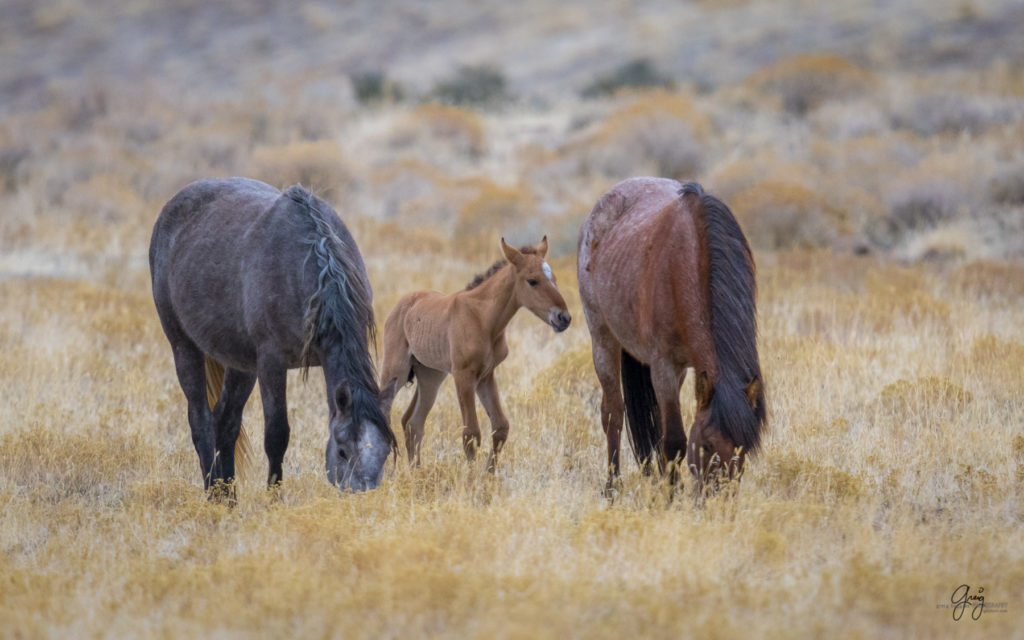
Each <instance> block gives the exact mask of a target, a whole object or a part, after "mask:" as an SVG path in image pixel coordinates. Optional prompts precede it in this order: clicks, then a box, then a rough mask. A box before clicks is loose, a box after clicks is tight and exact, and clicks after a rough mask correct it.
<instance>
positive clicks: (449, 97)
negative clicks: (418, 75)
mask: <svg viewBox="0 0 1024 640" xmlns="http://www.w3.org/2000/svg"><path fill="white" fill-rule="evenodd" d="M432 95H433V97H435V98H436V99H437V100H439V101H440V102H442V103H444V104H451V105H473V106H482V107H491V106H495V105H498V104H500V103H502V102H504V101H506V100H508V99H509V94H508V91H507V88H506V83H505V75H504V74H503V73H502V72H501V71H500V70H499V69H498V68H496V67H493V66H491V65H477V66H463V67H460V68H459V69H458V70H457V71H456V72H455V73H454V75H452V76H451V77H449V78H447V79H445V80H442V81H440V82H439V83H438V84H437V86H436V87H434V91H433V92H432Z"/></svg>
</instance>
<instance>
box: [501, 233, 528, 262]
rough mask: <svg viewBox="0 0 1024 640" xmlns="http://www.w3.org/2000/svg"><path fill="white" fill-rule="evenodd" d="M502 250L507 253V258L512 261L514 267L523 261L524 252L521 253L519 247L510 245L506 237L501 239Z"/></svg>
mask: <svg viewBox="0 0 1024 640" xmlns="http://www.w3.org/2000/svg"><path fill="white" fill-rule="evenodd" d="M501 252H502V253H504V254H505V259H506V260H508V261H509V262H510V263H512V266H513V267H516V268H518V267H519V265H521V264H522V263H523V254H521V253H519V249H516V248H515V247H510V246H508V245H507V244H506V243H505V238H502V239H501Z"/></svg>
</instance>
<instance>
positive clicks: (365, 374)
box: [319, 337, 380, 407]
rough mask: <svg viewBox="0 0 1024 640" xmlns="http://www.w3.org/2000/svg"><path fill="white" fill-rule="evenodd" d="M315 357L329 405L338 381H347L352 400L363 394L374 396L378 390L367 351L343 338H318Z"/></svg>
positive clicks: (339, 382) (332, 401) (332, 400)
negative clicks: (317, 348) (325, 386)
mask: <svg viewBox="0 0 1024 640" xmlns="http://www.w3.org/2000/svg"><path fill="white" fill-rule="evenodd" d="M347 342H354V340H350V341H347ZM319 357H320V367H321V368H322V369H323V371H324V382H325V383H326V384H327V395H328V398H330V403H331V406H332V407H333V406H334V405H333V403H334V392H335V390H337V388H338V385H340V384H341V383H342V382H345V383H347V384H348V386H349V389H350V391H351V392H352V396H353V400H356V399H359V398H361V397H363V396H367V397H370V398H376V397H377V395H378V394H379V393H380V390H379V388H378V386H377V380H376V376H375V375H374V371H373V362H372V361H371V360H370V354H369V351H366V350H362V349H357V348H352V345H351V344H346V341H342V340H339V339H337V338H334V337H331V338H328V339H326V340H323V341H321V344H320V345H319ZM360 392H364V393H360Z"/></svg>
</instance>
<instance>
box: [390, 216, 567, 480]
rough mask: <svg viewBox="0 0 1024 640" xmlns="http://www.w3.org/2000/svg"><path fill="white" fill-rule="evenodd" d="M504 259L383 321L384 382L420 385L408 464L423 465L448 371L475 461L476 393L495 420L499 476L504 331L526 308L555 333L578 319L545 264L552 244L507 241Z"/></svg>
mask: <svg viewBox="0 0 1024 640" xmlns="http://www.w3.org/2000/svg"><path fill="white" fill-rule="evenodd" d="M501 250H502V253H504V255H505V259H504V260H499V261H498V262H496V263H494V265H492V266H491V268H490V269H489V270H488V271H487V272H486V273H484V274H481V275H479V276H477V277H476V278H475V279H474V280H473V282H471V283H470V284H469V285H468V286H467V287H466V288H465V289H463V290H462V291H457V292H455V293H451V294H447V295H446V294H443V293H440V292H437V291H415V292H413V293H409V294H406V295H405V296H403V297H402V299H401V300H399V301H398V304H397V305H396V306H395V308H394V310H393V311H392V312H391V314H390V315H388V319H387V321H386V322H385V323H384V367H383V375H382V376H381V380H383V381H384V382H390V381H392V380H396V381H397V384H404V383H406V382H412V381H413V379H415V380H416V382H417V385H416V393H415V395H414V397H413V399H412V402H411V403H410V404H409V408H408V409H406V411H405V415H403V416H402V428H403V430H404V431H405V445H406V448H407V450H408V453H409V461H410V462H413V463H415V464H419V461H420V444H421V442H422V440H423V427H424V424H425V423H426V419H427V414H428V413H429V412H430V409H431V407H433V405H434V401H435V400H436V399H437V391H438V388H439V387H440V386H441V383H442V382H443V381H444V379H445V376H447V375H448V374H449V373H451V374H452V376H453V377H454V378H455V390H456V393H457V395H458V399H459V408H460V409H461V411H462V425H463V430H462V444H463V448H464V449H465V451H466V457H467V458H468V459H469V460H473V459H474V457H475V455H476V449H477V448H478V447H479V446H480V426H479V424H478V423H477V418H476V402H475V401H474V399H473V395H474V393H475V394H476V395H477V396H478V397H479V398H480V403H481V404H483V406H484V409H485V410H486V411H487V417H488V418H489V419H490V422H491V435H492V439H493V442H492V448H491V454H490V456H489V458H488V462H487V468H488V470H489V471H493V470H494V466H495V464H496V462H497V457H498V453H499V452H500V451H501V448H502V445H504V443H505V439H506V438H507V437H508V429H509V423H508V418H506V417H505V413H504V412H503V411H502V409H501V401H500V399H499V396H498V385H497V383H496V382H495V380H494V370H495V369H496V368H497V367H498V365H499V364H501V363H502V361H504V360H505V358H506V357H507V356H508V343H507V342H506V341H505V328H506V327H507V326H508V323H509V322H510V321H511V320H512V317H513V316H514V315H515V313H516V311H518V310H519V308H520V307H526V308H527V309H529V310H530V311H531V312H532V313H533V314H534V315H536V316H537V317H538V318H540V319H542V320H544V321H545V322H546V323H547V324H549V325H551V326H552V327H553V328H554V330H555V331H556V332H561V331H565V329H566V328H568V326H569V322H570V321H571V320H572V318H571V316H570V315H569V311H568V310H567V309H566V306H565V300H564V299H563V298H562V294H561V293H559V291H558V287H557V285H556V280H555V275H554V273H552V271H551V266H550V265H549V264H548V263H547V262H546V261H545V260H544V256H545V255H547V251H548V239H547V236H544V239H543V240H541V241H540V243H539V244H537V245H536V246H525V247H520V248H519V249H515V248H514V247H510V246H509V245H507V244H505V239H504V238H502V239H501Z"/></svg>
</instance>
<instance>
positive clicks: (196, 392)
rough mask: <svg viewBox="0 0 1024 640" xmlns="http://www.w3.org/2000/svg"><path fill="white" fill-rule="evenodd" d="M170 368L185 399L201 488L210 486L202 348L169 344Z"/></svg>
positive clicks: (211, 445)
mask: <svg viewBox="0 0 1024 640" xmlns="http://www.w3.org/2000/svg"><path fill="white" fill-rule="evenodd" d="M172 348H173V351H174V368H175V371H176V372H177V374H178V382H179V384H181V390H182V391H184V392H185V398H186V399H187V400H188V425H189V427H190V428H191V429H192V445H193V446H194V447H195V448H196V453H197V454H198V455H199V468H200V470H201V471H202V472H203V488H204V489H209V488H210V472H211V470H212V468H213V457H214V455H213V454H214V444H215V436H214V430H213V414H212V413H211V412H210V404H209V401H208V400H207V398H206V368H205V367H206V364H205V362H204V360H203V352H202V351H200V350H199V348H198V347H197V346H195V345H194V344H193V343H192V342H191V341H187V340H177V341H175V343H174V344H173V345H172Z"/></svg>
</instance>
